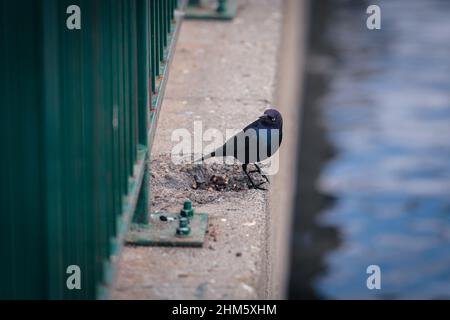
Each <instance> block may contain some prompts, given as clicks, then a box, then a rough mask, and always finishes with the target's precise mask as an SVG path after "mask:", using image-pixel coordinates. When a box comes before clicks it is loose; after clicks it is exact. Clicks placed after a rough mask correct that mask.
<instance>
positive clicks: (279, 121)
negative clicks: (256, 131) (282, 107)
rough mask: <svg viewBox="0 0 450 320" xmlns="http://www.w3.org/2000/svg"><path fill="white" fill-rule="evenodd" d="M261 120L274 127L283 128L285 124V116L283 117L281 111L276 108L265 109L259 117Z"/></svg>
mask: <svg viewBox="0 0 450 320" xmlns="http://www.w3.org/2000/svg"><path fill="white" fill-rule="evenodd" d="M259 119H261V121H262V122H263V123H264V124H265V125H267V126H269V127H272V128H281V126H282V125H283V118H282V117H281V113H279V112H278V111H277V110H275V109H267V110H266V111H264V114H263V115H262V116H261V117H259Z"/></svg>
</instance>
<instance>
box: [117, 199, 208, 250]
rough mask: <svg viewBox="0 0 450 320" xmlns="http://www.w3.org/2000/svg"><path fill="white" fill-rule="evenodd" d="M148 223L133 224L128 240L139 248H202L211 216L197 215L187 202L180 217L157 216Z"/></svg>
mask: <svg viewBox="0 0 450 320" xmlns="http://www.w3.org/2000/svg"><path fill="white" fill-rule="evenodd" d="M148 216H149V217H148V223H133V224H132V225H131V228H130V230H129V231H128V234H127V235H126V237H125V242H126V243H127V244H132V245H138V246H169V247H201V246H203V243H204V241H205V234H206V229H207V227H208V214H206V213H196V212H195V211H194V210H193V208H192V203H191V202H190V201H186V202H185V203H184V206H183V209H181V210H180V213H162V212H155V213H150V214H149V215H148Z"/></svg>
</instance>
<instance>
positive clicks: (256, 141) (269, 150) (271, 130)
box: [196, 109, 283, 190]
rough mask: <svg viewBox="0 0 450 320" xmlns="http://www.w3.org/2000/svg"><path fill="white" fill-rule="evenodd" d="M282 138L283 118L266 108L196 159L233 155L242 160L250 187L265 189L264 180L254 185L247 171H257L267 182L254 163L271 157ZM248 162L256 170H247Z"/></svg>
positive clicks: (273, 110)
mask: <svg viewBox="0 0 450 320" xmlns="http://www.w3.org/2000/svg"><path fill="white" fill-rule="evenodd" d="M282 138H283V118H282V117H281V114H280V113H279V112H278V111H277V110H275V109H267V110H266V111H264V114H263V115H262V116H261V117H259V119H258V120H256V121H254V122H252V123H251V124H249V125H248V126H246V127H245V128H244V129H243V130H242V131H240V132H238V133H237V134H236V135H234V136H233V137H231V138H230V139H228V140H227V141H226V142H225V144H224V145H223V146H221V147H220V148H217V149H216V150H215V151H213V152H211V153H210V154H208V155H205V156H203V157H202V158H201V159H199V160H197V161H203V160H205V159H209V158H212V157H225V156H233V157H234V158H236V159H237V160H239V161H240V162H242V170H243V171H244V173H245V174H246V175H247V178H248V180H249V181H250V183H251V185H252V187H253V188H255V189H261V190H265V189H264V188H261V187H260V186H261V185H262V184H263V183H264V182H263V183H260V184H258V185H256V184H255V183H254V181H253V180H252V178H251V177H250V175H249V173H253V172H258V173H260V174H261V175H262V176H263V177H264V179H265V180H266V181H267V182H269V179H268V178H267V176H266V175H264V174H263V173H262V172H261V169H260V167H259V166H258V165H257V164H256V163H257V162H261V161H264V160H266V159H267V158H269V157H271V156H272V155H273V154H274V153H275V152H276V151H277V150H278V148H279V147H280V145H281V140H282ZM197 161H196V162H197ZM249 164H254V165H255V167H256V170H254V171H250V172H248V171H247V166H248V165H249Z"/></svg>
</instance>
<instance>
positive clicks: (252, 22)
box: [112, 0, 286, 299]
mask: <svg viewBox="0 0 450 320" xmlns="http://www.w3.org/2000/svg"><path fill="white" fill-rule="evenodd" d="M281 4H282V1H281V0H248V1H239V5H238V11H237V17H236V18H235V19H234V20H232V21H230V22H217V21H184V22H183V27H182V29H181V33H180V37H179V42H178V44H177V49H176V52H175V57H174V61H173V65H172V70H171V78H170V80H169V83H168V85H167V88H166V96H165V98H164V102H163V107H162V112H161V115H160V119H159V123H158V130H157V133H156V139H155V142H154V146H153V150H152V154H151V161H152V166H151V174H152V176H153V179H154V184H152V186H151V210H152V211H160V210H161V211H178V210H179V207H180V205H181V204H182V200H184V199H185V198H191V199H192V200H193V204H194V206H195V207H196V209H197V210H198V211H199V212H207V213H209V214H210V222H209V230H208V236H207V240H206V243H205V245H204V247H203V248H167V247H166V248H164V247H126V248H125V250H124V253H123V258H122V262H121V266H120V271H119V276H118V280H117V284H116V287H115V288H114V290H113V292H112V298H113V299H257V298H259V299H261V298H269V297H272V293H273V292H275V291H276V292H279V291H280V290H279V289H276V290H273V289H271V288H270V287H271V286H273V285H274V282H276V281H278V280H275V279H279V277H273V276H272V275H270V273H272V272H273V271H274V270H275V269H276V270H281V269H279V268H278V267H274V266H272V261H273V260H274V259H275V258H274V256H273V255H274V250H275V249H274V246H273V245H272V244H271V242H272V241H273V239H274V237H273V235H271V233H272V232H274V229H273V228H272V226H271V225H270V223H275V222H276V221H275V220H273V219H272V215H271V214H270V212H269V206H268V199H269V192H264V191H259V190H249V189H243V190H241V191H237V192H221V191H205V190H193V189H192V188H190V187H189V185H190V183H191V182H190V181H187V182H185V181H184V180H179V179H180V177H182V174H183V172H184V170H185V168H186V167H185V166H183V165H179V166H176V167H174V166H173V164H172V163H171V162H170V157H169V154H170V152H171V150H172V148H173V146H174V144H175V143H174V142H172V141H171V134H172V132H173V130H174V129H177V128H186V129H188V130H189V131H190V132H192V131H193V122H194V121H202V123H203V127H204V130H205V129H207V128H216V129H218V130H221V131H222V130H225V129H227V128H229V129H233V128H235V129H239V128H242V127H244V126H245V125H246V124H248V123H249V122H251V121H254V119H256V118H257V117H258V116H259V115H260V114H261V113H262V111H263V110H264V109H266V108H267V107H269V106H270V105H271V104H272V103H273V100H274V92H275V87H276V68H277V51H278V49H279V44H280V37H281V27H282V20H281V7H282V6H281ZM285 118H286V117H285ZM283 148H285V146H282V147H281V151H282V152H283ZM177 179H178V180H177ZM157 181H159V183H157ZM283 222H285V221H283ZM277 296H279V295H278V294H277Z"/></svg>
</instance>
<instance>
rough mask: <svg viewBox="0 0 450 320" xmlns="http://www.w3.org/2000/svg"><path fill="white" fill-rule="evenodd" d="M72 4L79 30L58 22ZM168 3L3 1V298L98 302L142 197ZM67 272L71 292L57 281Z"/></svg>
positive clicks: (174, 25)
mask: <svg viewBox="0 0 450 320" xmlns="http://www.w3.org/2000/svg"><path fill="white" fill-rule="evenodd" d="M70 5H77V6H79V8H80V10H81V29H80V30H76V29H75V30H69V29H68V28H67V27H66V20H67V18H68V17H69V16H70V14H67V13H66V10H67V8H68V7H69V6H70ZM176 7H177V1H176V0H175V1H174V0H28V1H26V0H0V10H1V11H0V15H1V18H0V29H1V30H0V45H1V47H0V66H1V83H0V90H1V95H0V104H1V116H0V121H1V129H0V130H1V131H0V132H1V137H2V141H3V143H4V147H3V152H2V157H1V158H2V160H1V161H2V166H1V169H0V170H1V180H0V185H1V201H0V206H1V208H0V214H1V216H0V257H1V259H0V298H7V299H16V298H22V299H28V298H31V299H35V298H40V299H85V298H96V297H105V296H106V294H105V293H106V292H107V285H108V283H109V282H110V280H111V277H112V275H111V270H113V268H111V265H113V264H114V261H115V259H117V256H118V254H119V251H120V247H121V245H122V238H123V235H124V233H125V232H126V230H127V225H128V222H129V221H130V218H131V215H132V214H133V213H134V211H135V207H136V203H137V200H138V196H139V194H142V193H145V192H146V191H145V188H142V187H141V186H142V184H143V183H142V181H143V180H145V179H144V174H145V166H146V159H147V157H148V152H147V151H148V149H149V146H150V145H151V140H152V138H153V134H154V130H155V127H156V120H157V117H158V112H159V109H160V102H161V96H162V94H163V91H164V90H163V88H164V81H165V79H167V75H166V73H167V70H168V69H167V66H168V61H169V60H170V57H171V54H172V50H171V48H172V46H173V44H174V40H175V34H176V32H177V30H178V26H179V18H176V17H174V10H175V9H176ZM143 189H144V190H143ZM144 207H145V205H144ZM144 211H145V210H144ZM70 265H77V266H79V267H80V271H81V278H80V279H81V289H80V290H77V289H73V290H69V289H68V287H67V286H66V281H67V279H68V277H69V276H70V275H71V273H67V268H68V266H70Z"/></svg>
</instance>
